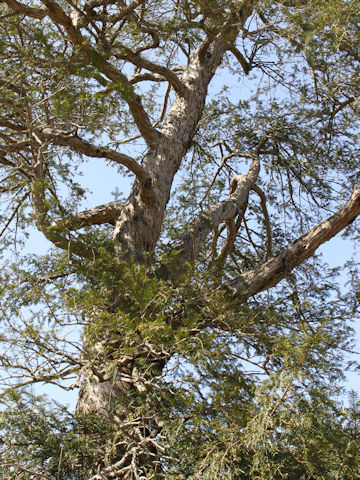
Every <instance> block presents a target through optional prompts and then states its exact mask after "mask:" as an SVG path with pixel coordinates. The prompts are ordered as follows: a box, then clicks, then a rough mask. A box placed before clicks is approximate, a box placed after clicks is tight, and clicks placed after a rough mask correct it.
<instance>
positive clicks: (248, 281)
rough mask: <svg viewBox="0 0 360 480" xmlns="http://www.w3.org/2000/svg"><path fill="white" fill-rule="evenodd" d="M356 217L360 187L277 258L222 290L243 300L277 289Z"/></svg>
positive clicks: (359, 206)
mask: <svg viewBox="0 0 360 480" xmlns="http://www.w3.org/2000/svg"><path fill="white" fill-rule="evenodd" d="M359 214H360V184H359V185H357V186H356V188H355V189H354V191H353V193H352V195H351V197H350V199H349V200H348V201H347V202H346V204H345V205H344V206H343V207H341V208H340V209H339V210H338V211H337V212H336V213H335V214H334V215H332V216H331V217H329V218H327V219H326V220H324V221H323V222H321V223H320V224H319V225H316V226H315V227H313V228H312V229H310V230H309V231H308V232H307V233H305V234H304V235H302V236H301V237H299V238H298V239H297V240H295V241H294V242H293V243H292V244H291V245H289V246H288V247H287V248H286V249H285V250H284V251H283V252H282V253H281V254H279V255H277V256H276V257H274V258H271V259H270V260H268V261H267V262H266V263H264V264H263V265H261V266H259V267H258V268H255V269H253V270H249V271H247V272H245V273H243V274H242V275H240V276H239V277H237V278H236V279H235V280H233V281H232V282H229V283H228V284H227V285H225V287H226V288H227V289H228V290H230V291H231V292H232V293H234V294H236V295H240V296H241V297H242V298H244V299H246V298H248V297H250V296H252V295H255V294H256V293H259V292H262V291H263V290H267V289H269V288H271V287H273V286H275V285H277V284H278V283H279V282H280V281H281V280H282V279H283V278H285V277H286V276H287V275H288V274H289V273H290V272H291V270H293V269H294V268H295V267H297V266H298V265H300V264H301V263H303V262H304V261H305V260H307V259H308V258H310V257H311V256H312V255H313V253H314V252H315V250H316V249H317V248H318V247H319V246H320V245H322V244H323V243H325V242H327V241H328V240H330V239H331V238H332V237H334V236H335V235H336V234H337V233H339V232H340V231H341V230H343V229H344V228H346V227H347V226H348V225H350V224H351V223H352V222H353V221H354V220H355V219H356V217H357V216H358V215H359Z"/></svg>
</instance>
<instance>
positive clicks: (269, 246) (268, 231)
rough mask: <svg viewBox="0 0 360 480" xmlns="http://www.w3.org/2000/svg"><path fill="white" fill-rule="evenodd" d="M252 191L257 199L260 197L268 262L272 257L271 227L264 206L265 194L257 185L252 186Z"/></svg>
mask: <svg viewBox="0 0 360 480" xmlns="http://www.w3.org/2000/svg"><path fill="white" fill-rule="evenodd" d="M252 189H253V190H254V192H256V193H257V194H258V195H259V197H260V204H261V209H262V211H263V215H264V221H265V228H266V238H267V242H266V260H268V259H269V258H271V257H272V256H273V254H272V233H271V225H270V218H269V212H268V210H267V206H266V196H265V193H264V192H263V191H262V190H261V188H260V187H258V186H257V185H254V186H253V187H252Z"/></svg>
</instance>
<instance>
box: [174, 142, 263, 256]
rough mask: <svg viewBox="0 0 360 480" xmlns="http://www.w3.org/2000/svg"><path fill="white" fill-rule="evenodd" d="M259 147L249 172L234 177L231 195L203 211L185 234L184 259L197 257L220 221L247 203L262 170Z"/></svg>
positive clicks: (182, 246) (181, 248)
mask: <svg viewBox="0 0 360 480" xmlns="http://www.w3.org/2000/svg"><path fill="white" fill-rule="evenodd" d="M261 143H263V141H262V142H261ZM258 149H259V147H258ZM258 149H257V150H256V151H255V153H254V154H253V155H252V162H251V165H250V168H249V171H248V173H247V174H246V175H236V176H235V177H234V178H233V179H232V182H231V192H232V193H231V195H230V197H229V198H227V199H225V200H223V201H221V202H218V203H216V204H215V205H211V206H210V207H209V208H208V209H206V210H205V211H203V212H201V213H200V214H199V215H198V216H197V217H196V218H195V220H194V223H193V228H192V230H191V231H188V232H186V233H185V234H184V235H183V237H182V240H181V242H180V244H179V246H178V249H179V250H180V251H182V253H181V257H182V259H183V260H184V261H188V260H190V259H191V258H193V257H195V256H196V255H197V254H198V253H199V251H200V248H201V247H202V245H203V243H204V241H205V239H206V237H207V236H208V234H209V233H210V232H211V230H213V229H214V228H215V227H216V226H218V225H219V224H220V223H222V222H224V221H226V220H230V219H232V218H234V216H235V215H236V214H237V213H238V212H239V210H241V209H242V207H243V206H244V204H245V203H246V201H247V198H248V195H249V191H250V190H251V188H252V187H253V185H254V183H255V182H256V180H257V177H258V174H259V171H260V160H259V156H258Z"/></svg>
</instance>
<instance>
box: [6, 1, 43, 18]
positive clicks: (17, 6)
mask: <svg viewBox="0 0 360 480" xmlns="http://www.w3.org/2000/svg"><path fill="white" fill-rule="evenodd" d="M4 1H5V3H6V4H7V5H8V6H9V7H10V8H12V10H14V12H17V13H22V14H23V15H26V16H28V17H33V18H39V19H41V18H44V17H46V15H47V13H48V12H47V9H44V8H33V7H29V6H28V5H24V4H22V3H20V2H17V1H16V0H4Z"/></svg>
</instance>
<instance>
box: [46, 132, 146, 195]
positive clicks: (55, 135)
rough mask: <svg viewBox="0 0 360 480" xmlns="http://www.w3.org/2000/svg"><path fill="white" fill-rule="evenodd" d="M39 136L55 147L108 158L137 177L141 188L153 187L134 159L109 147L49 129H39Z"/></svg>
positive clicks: (89, 155)
mask: <svg viewBox="0 0 360 480" xmlns="http://www.w3.org/2000/svg"><path fill="white" fill-rule="evenodd" d="M37 134H38V136H39V138H40V139H42V140H45V141H47V142H50V143H52V144H53V145H62V146H68V147H71V148H73V149H74V150H76V151H78V152H81V153H83V154H84V155H87V156H88V157H95V158H107V159H108V160H111V161H113V162H115V163H117V164H119V165H124V166H125V167H127V168H128V169H129V170H130V171H131V172H133V173H134V174H135V175H136V178H137V179H138V181H139V183H140V187H141V188H147V189H149V188H150V186H151V180H150V177H149V175H148V174H147V173H146V171H145V170H144V169H143V167H142V166H141V165H139V164H138V163H137V161H136V160H134V159H133V158H132V157H129V156H128V155H125V154H124V153H120V152H117V151H116V150H112V149H111V148H108V147H102V146H99V145H92V144H91V143H89V142H87V141H85V140H82V139H81V138H80V137H78V136H77V135H73V136H69V135H68V134H67V132H59V131H58V130H52V129H51V128H48V127H45V128H42V129H39V131H38V132H37Z"/></svg>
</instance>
